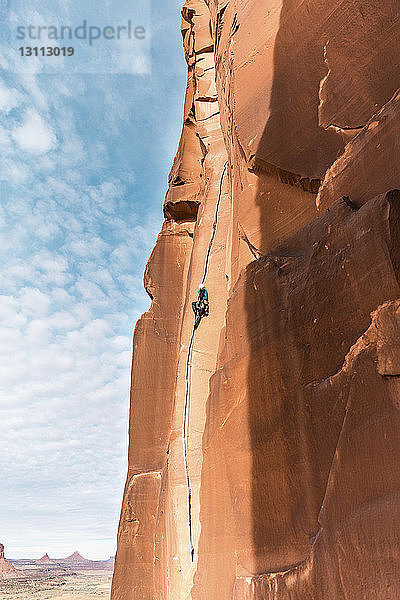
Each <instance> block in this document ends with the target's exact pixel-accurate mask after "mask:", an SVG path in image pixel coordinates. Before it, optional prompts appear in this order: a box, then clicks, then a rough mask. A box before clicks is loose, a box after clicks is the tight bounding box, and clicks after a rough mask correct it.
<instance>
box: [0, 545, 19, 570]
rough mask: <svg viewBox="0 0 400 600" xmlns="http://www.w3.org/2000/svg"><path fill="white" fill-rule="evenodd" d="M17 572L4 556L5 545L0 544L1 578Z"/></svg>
mask: <svg viewBox="0 0 400 600" xmlns="http://www.w3.org/2000/svg"><path fill="white" fill-rule="evenodd" d="M16 573H17V570H16V568H15V567H14V565H12V564H11V563H10V562H9V561H8V560H7V559H6V557H5V556H4V545H3V544H0V578H1V577H9V576H12V575H13V574H16Z"/></svg>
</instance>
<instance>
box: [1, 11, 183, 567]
mask: <svg viewBox="0 0 400 600" xmlns="http://www.w3.org/2000/svg"><path fill="white" fill-rule="evenodd" d="M43 4H44V1H43ZM80 4H81V5H84V4H85V2H81V3H80ZM87 4H90V5H92V2H90V3H89V2H88V3H87ZM105 4H107V3H105ZM181 4H182V2H181V0H179V1H177V0H169V1H168V0H167V1H164V2H160V1H159V0H153V1H152V18H151V26H150V34H151V55H149V56H147V59H146V60H149V61H150V67H151V73H149V74H142V75H139V74H137V73H136V72H133V73H129V72H126V73H118V72H117V73H110V72H107V73H103V74H102V73H99V74H93V73H90V72H89V73H71V72H69V71H68V69H63V68H62V67H60V69H59V70H58V71H57V68H55V67H54V68H53V70H52V72H44V71H45V70H46V69H42V68H41V67H40V63H38V64H37V65H36V66H35V67H34V68H33V69H32V72H23V70H22V69H21V68H19V67H18V68H16V67H15V64H14V65H13V63H12V60H13V59H12V57H10V53H9V52H8V50H7V45H5V44H4V43H3V44H2V45H1V46H0V237H1V240H0V261H1V269H0V457H1V458H0V461H1V483H0V542H3V543H4V544H5V545H6V548H7V554H8V556H11V557H34V556H40V555H41V554H43V553H44V552H49V554H50V555H51V556H56V557H60V556H65V555H67V554H70V553H72V552H73V551H74V550H75V549H79V550H80V552H81V553H82V554H84V555H87V556H88V557H91V558H104V557H107V556H109V555H110V554H113V553H114V552H115V539H116V528H117V522H118V518H119V510H120V504H121V493H122V487H123V483H124V478H125V473H126V450H127V427H128V408H129V382H130V361H131V346H132V333H133V328H134V324H135V321H136V319H137V318H138V316H139V315H140V314H141V313H142V312H143V311H144V310H146V309H147V307H148V305H149V300H148V298H147V296H146V294H145V292H144V290H143V287H142V273H143V269H144V266H145V263H146V260H147V258H148V255H149V253H150V251H151V248H152V246H153V245H154V242H155V239H156V235H157V232H158V230H159V228H160V225H161V221H162V202H163V197H164V194H165V190H166V185H167V176H168V172H169V169H170V166H171V162H172V159H173V156H174V153H175V151H176V148H177V143H178V139H179V133H180V129H181V121H182V105H183V98H184V91H185V85H186V68H185V64H184V59H183V52H182V48H181V37H180V31H179V25H180V14H179V12H180V8H181ZM96 6H98V3H96ZM128 51H129V48H128V49H126V48H125V54H126V52H128ZM124 60H125V61H126V60H127V58H126V56H125V58H124ZM147 66H148V65H147ZM107 69H108V67H107ZM78 70H81V71H82V70H84V69H82V65H81V68H80V69H78ZM147 70H148V69H147ZM128 71H129V69H128Z"/></svg>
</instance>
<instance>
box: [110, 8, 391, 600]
mask: <svg viewBox="0 0 400 600" xmlns="http://www.w3.org/2000/svg"><path fill="white" fill-rule="evenodd" d="M182 14H183V21H182V33H183V41H184V48H185V55H186V59H187V62H188V72H189V75H188V86H187V94H186V102H185V109H184V125H183V132H182V137H181V141H180V144H179V149H178V153H177V156H176V158H175V162H174V165H173V168H172V171H171V175H170V181H169V190H168V193H167V197H166V202H165V207H164V213H165V222H164V225H163V228H162V231H161V233H160V236H159V238H158V241H157V244H156V246H155V248H154V251H153V253H152V256H151V257H150V260H149V263H148V266H147V269H146V273H145V287H146V289H147V291H148V293H149V294H150V296H151V298H152V300H153V301H152V305H151V308H150V310H149V311H148V312H147V313H146V314H145V315H143V317H142V318H141V320H140V321H139V322H138V324H137V327H136V331H135V337H134V355H133V369H132V399H131V423H130V434H131V435H130V447H129V469H128V478H127V483H126V488H125V493H124V500H123V507H122V513H121V521H120V526H119V532H118V553H117V559H116V565H115V574H114V580H113V591H112V600H133V599H134V600H139V599H144V600H155V599H157V600H187V599H189V598H192V599H193V600H311V599H312V600H328V599H329V600H333V599H334V600H343V599H344V598H346V600H361V599H368V600H372V599H374V600H375V599H376V600H397V599H398V598H399V596H400V580H399V577H398V569H399V554H400V542H399V539H400V526H399V515H398V512H399V506H400V504H399V499H400V471H399V469H398V468H397V461H398V456H399V452H400V414H399V408H400V341H399V340H400V336H399V332H400V289H399V276H400V192H399V191H398V190H397V188H400V168H399V166H398V164H397V156H398V154H399V148H398V145H399V135H398V133H399V127H400V125H399V124H400V114H399V106H400V104H399V98H400V96H399V93H398V90H397V88H398V86H399V82H400V62H399V61H398V60H397V55H396V52H395V48H396V44H397V43H398V39H399V32H400V7H399V4H398V2H397V1H395V0H387V1H385V2H383V3H376V1H375V0H341V1H339V0H332V2H326V0H187V1H186V3H185V6H184V8H183V13H182ZM201 282H205V284H206V286H207V289H208V292H209V295H210V307H211V311H210V315H209V316H208V317H207V318H204V319H203V320H202V322H201V324H200V327H199V328H198V329H197V330H196V331H194V329H193V313H192V311H191V302H192V301H193V300H195V299H196V292H197V288H198V286H199V284H200V283H201Z"/></svg>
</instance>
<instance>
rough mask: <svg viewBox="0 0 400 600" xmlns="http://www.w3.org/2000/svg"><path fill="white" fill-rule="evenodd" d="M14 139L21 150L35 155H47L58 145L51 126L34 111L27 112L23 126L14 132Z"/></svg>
mask: <svg viewBox="0 0 400 600" xmlns="http://www.w3.org/2000/svg"><path fill="white" fill-rule="evenodd" d="M12 137H13V138H14V140H15V141H16V142H17V144H18V146H19V147H20V148H21V150H24V151H25V152H32V153H33V154H46V153H47V152H49V151H50V150H52V149H53V148H55V146H56V144H57V138H56V135H55V133H54V131H53V129H52V127H51V125H49V123H47V122H46V121H45V120H44V119H43V118H42V117H41V116H40V114H39V113H38V112H36V111H35V110H32V109H29V110H27V111H26V113H25V117H24V121H23V123H22V125H21V126H19V127H16V128H15V129H14V130H13V132H12Z"/></svg>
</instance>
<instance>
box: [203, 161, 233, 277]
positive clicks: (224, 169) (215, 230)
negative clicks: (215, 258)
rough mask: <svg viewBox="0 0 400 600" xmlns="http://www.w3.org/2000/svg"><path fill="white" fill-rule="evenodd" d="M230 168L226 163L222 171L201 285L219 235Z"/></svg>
mask: <svg viewBox="0 0 400 600" xmlns="http://www.w3.org/2000/svg"><path fill="white" fill-rule="evenodd" d="M227 168H228V162H226V163H225V165H224V168H223V170H222V175H221V181H220V183H219V193H218V200H217V204H216V207H215V218H214V223H213V230H212V234H211V238H210V243H209V244H208V250H207V256H206V262H205V265H204V274H203V279H202V280H201V283H204V282H205V280H206V277H207V273H208V265H209V262H210V255H211V250H212V247H213V244H214V238H215V234H216V233H217V225H218V214H219V207H220V204H221V198H222V186H223V183H224V178H225V174H226V170H227Z"/></svg>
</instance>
